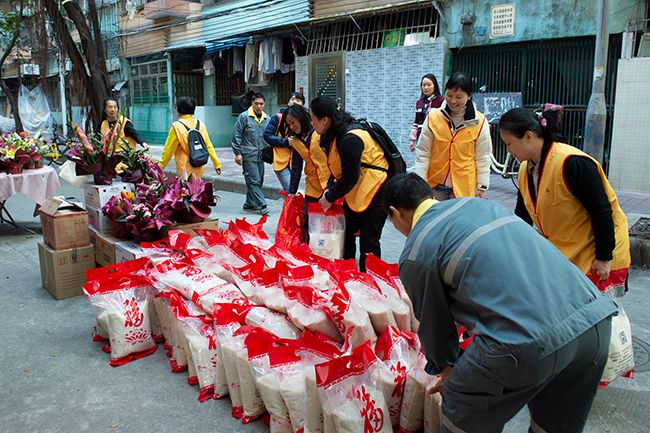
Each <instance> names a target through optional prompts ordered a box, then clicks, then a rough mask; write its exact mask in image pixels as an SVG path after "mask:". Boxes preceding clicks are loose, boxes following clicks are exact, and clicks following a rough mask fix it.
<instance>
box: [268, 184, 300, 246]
mask: <svg viewBox="0 0 650 433" xmlns="http://www.w3.org/2000/svg"><path fill="white" fill-rule="evenodd" d="M283 195H284V196H286V198H285V199H284V204H283V205H282V212H281V213H280V218H279V219H278V228H277V230H276V232H275V244H276V245H282V246H286V247H291V246H294V245H300V244H301V243H302V225H303V216H302V209H303V206H304V204H305V197H304V196H303V195H302V194H300V193H298V194H296V195H295V196H293V197H289V196H288V195H287V194H285V193H283Z"/></svg>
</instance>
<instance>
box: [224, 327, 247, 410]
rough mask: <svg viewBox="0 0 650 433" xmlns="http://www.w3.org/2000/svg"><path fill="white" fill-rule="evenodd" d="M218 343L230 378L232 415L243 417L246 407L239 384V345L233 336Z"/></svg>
mask: <svg viewBox="0 0 650 433" xmlns="http://www.w3.org/2000/svg"><path fill="white" fill-rule="evenodd" d="M218 345H219V350H220V352H219V356H220V357H221V359H223V366H224V369H225V370H226V378H227V380H228V395H230V403H231V404H232V416H233V417H234V418H237V419H241V417H242V416H243V415H244V407H243V405H242V395H241V390H240V385H239V373H238V372H237V348H238V346H239V345H238V344H237V342H236V341H235V339H233V338H229V339H221V338H220V339H219V344H218Z"/></svg>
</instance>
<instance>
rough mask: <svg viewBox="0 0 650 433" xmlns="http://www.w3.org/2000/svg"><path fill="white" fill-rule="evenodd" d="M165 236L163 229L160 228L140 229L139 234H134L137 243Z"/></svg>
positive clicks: (157, 239) (156, 239) (152, 240)
mask: <svg viewBox="0 0 650 433" xmlns="http://www.w3.org/2000/svg"><path fill="white" fill-rule="evenodd" d="M163 237H164V235H163V232H162V230H158V229H152V230H147V231H139V232H138V234H133V240H134V241H135V242H137V243H142V242H154V241H159V240H160V239H162V238H163Z"/></svg>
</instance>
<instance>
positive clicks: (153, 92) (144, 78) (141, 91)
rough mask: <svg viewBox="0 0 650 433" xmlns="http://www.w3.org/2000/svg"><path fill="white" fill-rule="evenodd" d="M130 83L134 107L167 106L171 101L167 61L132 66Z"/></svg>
mask: <svg viewBox="0 0 650 433" xmlns="http://www.w3.org/2000/svg"><path fill="white" fill-rule="evenodd" d="M130 83H131V86H130V87H131V89H132V95H131V96H132V98H133V104H134V105H143V104H166V103H167V102H168V101H169V95H167V62H166V61H165V60H162V61H160V60H158V61H153V62H148V63H142V64H137V65H131V77H130Z"/></svg>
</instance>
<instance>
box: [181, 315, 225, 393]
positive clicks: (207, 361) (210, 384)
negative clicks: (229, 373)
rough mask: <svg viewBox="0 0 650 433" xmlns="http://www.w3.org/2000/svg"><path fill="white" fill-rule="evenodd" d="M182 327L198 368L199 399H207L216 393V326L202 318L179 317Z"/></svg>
mask: <svg viewBox="0 0 650 433" xmlns="http://www.w3.org/2000/svg"><path fill="white" fill-rule="evenodd" d="M179 320H180V323H181V328H182V330H183V332H184V334H185V337H186V338H187V343H188V348H189V350H190V354H191V358H192V360H193V363H194V365H195V368H196V375H197V379H198V381H199V388H200V392H199V401H205V400H208V399H210V398H212V397H213V396H214V394H215V393H219V392H221V393H223V391H222V390H219V391H216V390H215V383H214V377H215V370H216V368H217V365H218V362H219V360H218V354H217V344H216V341H215V335H214V327H213V326H212V324H211V323H206V322H205V320H204V319H201V318H189V317H187V318H182V319H179Z"/></svg>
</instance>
